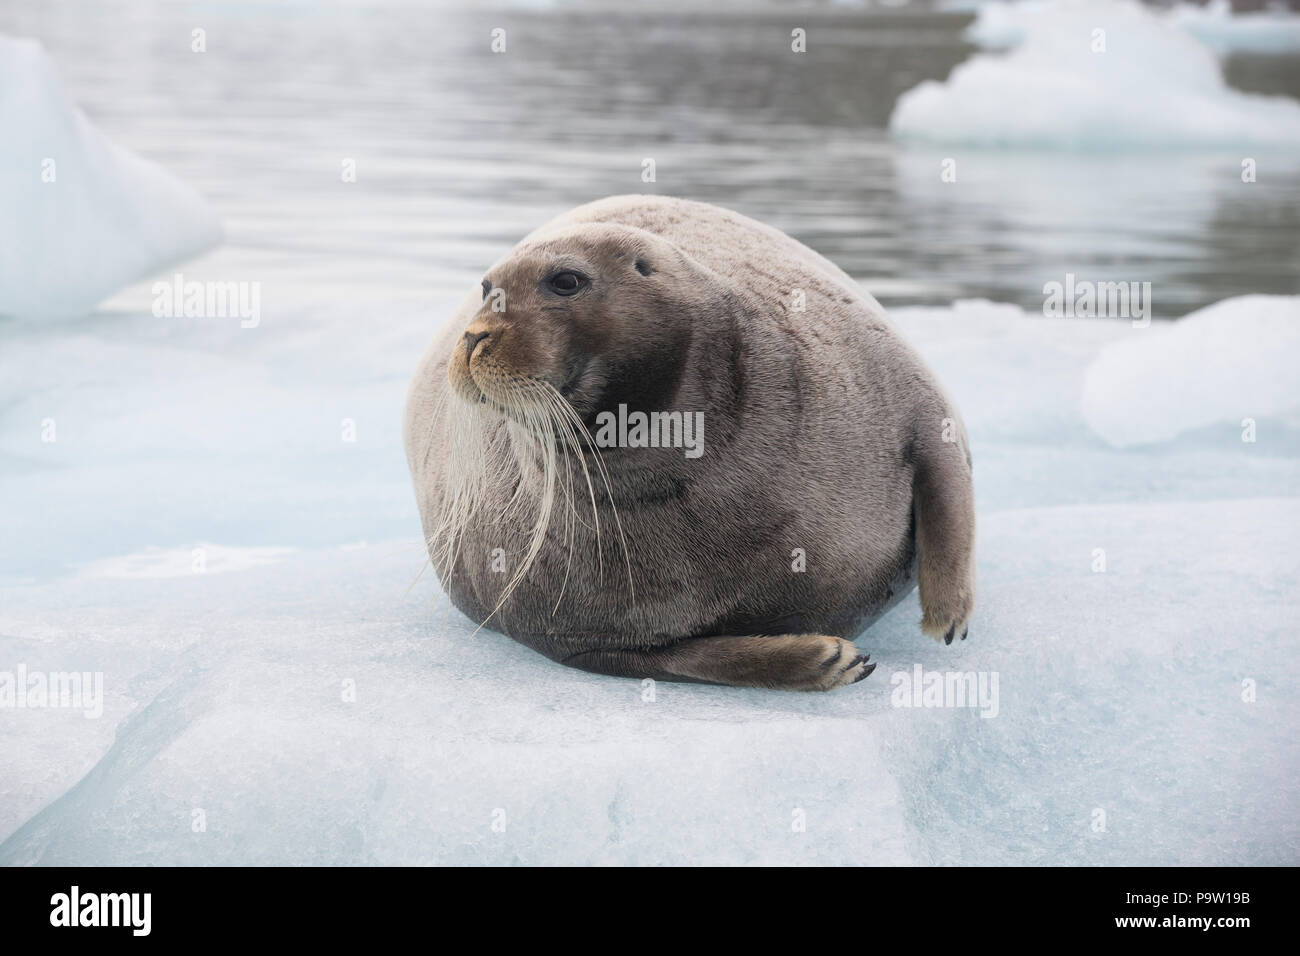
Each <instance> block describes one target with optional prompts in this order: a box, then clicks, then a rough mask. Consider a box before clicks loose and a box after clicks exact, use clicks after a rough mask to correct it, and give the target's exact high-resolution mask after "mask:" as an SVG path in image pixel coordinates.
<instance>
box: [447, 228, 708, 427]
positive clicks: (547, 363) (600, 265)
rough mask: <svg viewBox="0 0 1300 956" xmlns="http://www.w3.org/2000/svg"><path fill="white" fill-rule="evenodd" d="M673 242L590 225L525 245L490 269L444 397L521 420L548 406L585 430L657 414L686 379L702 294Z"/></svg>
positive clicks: (455, 351) (540, 237)
mask: <svg viewBox="0 0 1300 956" xmlns="http://www.w3.org/2000/svg"><path fill="white" fill-rule="evenodd" d="M691 272H692V269H691V264H690V262H689V260H688V259H687V258H686V257H685V256H684V255H683V254H682V253H681V252H680V251H679V250H678V249H677V248H676V247H675V246H673V245H672V244H671V243H669V242H667V241H665V240H664V239H662V238H660V237H658V236H655V235H654V234H652V233H649V232H646V231H644V230H641V229H635V228H632V227H628V226H618V225H610V224H604V223H599V224H596V223H586V224H583V225H581V226H569V227H567V228H563V229H559V230H555V231H552V232H548V233H542V234H537V235H535V236H533V237H530V238H529V239H528V240H526V241H525V242H523V243H521V244H520V245H519V246H517V247H515V249H514V250H512V251H511V253H510V254H509V255H508V256H506V257H505V258H504V259H502V260H501V261H499V262H498V263H497V264H496V265H494V266H492V268H491V269H489V270H488V272H487V274H486V275H485V276H484V277H483V281H482V286H483V289H482V296H483V297H482V304H481V305H480V307H479V308H478V310H477V311H476V312H475V313H474V314H473V315H472V317H471V318H470V321H469V323H468V324H467V325H466V326H465V328H464V333H463V335H461V337H460V339H459V340H458V341H457V342H456V343H455V345H454V348H453V351H452V355H451V357H450V360H449V361H448V364H447V377H448V379H449V381H450V383H451V387H452V390H453V391H454V393H455V394H456V395H457V396H458V397H459V398H461V399H463V400H464V401H466V402H469V403H471V404H475V403H476V404H480V405H488V406H489V407H493V408H494V410H496V411H498V412H501V413H502V414H504V415H506V416H508V417H512V418H516V419H518V418H519V417H520V416H521V415H525V414H527V412H528V410H529V409H531V408H534V407H536V406H537V405H538V404H539V403H543V404H544V403H547V402H549V401H552V400H553V399H554V398H555V397H556V396H558V397H560V398H561V399H562V400H563V401H564V402H566V403H567V404H568V405H570V406H571V407H572V408H573V409H574V410H575V411H576V412H577V414H578V416H579V417H580V418H581V419H583V420H584V421H590V420H591V418H593V417H594V416H595V415H596V414H597V413H598V412H599V411H601V410H603V409H609V408H614V407H616V406H617V405H618V404H619V403H620V402H622V403H627V404H628V405H629V406H631V407H640V408H657V407H662V405H663V404H664V403H665V402H667V401H668V400H669V399H670V398H671V396H672V393H673V391H674V390H675V387H676V384H677V381H678V380H679V378H680V376H681V372H682V366H683V362H684V361H685V356H686V353H687V349H686V346H687V345H688V344H689V342H690V338H691V333H692V323H691V322H690V321H689V319H690V316H691V314H692V313H693V312H694V309H692V308H690V305H691V302H692V300H693V299H695V298H698V288H699V285H698V283H697V282H695V281H694V277H693V276H691V275H690V273H691Z"/></svg>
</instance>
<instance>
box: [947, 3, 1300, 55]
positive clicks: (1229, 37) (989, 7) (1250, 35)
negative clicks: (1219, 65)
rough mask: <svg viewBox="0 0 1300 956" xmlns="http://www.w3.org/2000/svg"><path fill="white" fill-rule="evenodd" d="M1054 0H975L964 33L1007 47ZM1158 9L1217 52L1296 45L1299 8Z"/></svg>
mask: <svg viewBox="0 0 1300 956" xmlns="http://www.w3.org/2000/svg"><path fill="white" fill-rule="evenodd" d="M1058 5H1059V0H989V2H987V3H981V4H979V5H978V7H977V9H976V11H975V20H974V22H972V23H971V25H970V26H968V27H967V28H966V32H965V33H964V34H963V36H964V37H965V39H966V40H967V41H969V42H971V43H974V44H975V45H976V46H981V47H984V48H985V49H991V50H1004V49H1009V48H1011V47H1013V46H1017V45H1018V44H1020V43H1021V42H1022V41H1023V40H1024V39H1025V23H1026V21H1027V20H1028V19H1029V18H1032V17H1035V16H1038V15H1040V14H1042V13H1043V12H1044V11H1047V12H1049V13H1050V12H1051V11H1052V10H1053V9H1054V8H1055V7H1057V6H1058ZM1157 15H1158V16H1160V17H1161V18H1162V19H1164V21H1165V22H1166V23H1168V24H1170V25H1171V26H1173V27H1175V28H1177V29H1179V30H1181V31H1183V32H1184V33H1186V34H1188V35H1189V36H1192V37H1195V38H1196V39H1197V40H1200V41H1201V42H1202V43H1204V44H1205V45H1206V46H1208V47H1209V48H1210V49H1212V50H1214V51H1215V52H1216V53H1218V54H1220V55H1226V54H1231V53H1265V54H1281V53H1291V52H1294V51H1296V50H1300V14H1297V13H1293V12H1292V11H1290V10H1287V9H1286V8H1285V7H1274V8H1268V9H1264V10H1245V11H1242V12H1240V13H1236V12H1234V11H1233V9H1232V4H1231V3H1229V2H1228V0H1210V2H1209V3H1207V4H1203V5H1202V4H1195V3H1179V4H1175V5H1174V6H1173V7H1170V8H1169V9H1168V10H1166V11H1162V12H1160V13H1159V14H1157Z"/></svg>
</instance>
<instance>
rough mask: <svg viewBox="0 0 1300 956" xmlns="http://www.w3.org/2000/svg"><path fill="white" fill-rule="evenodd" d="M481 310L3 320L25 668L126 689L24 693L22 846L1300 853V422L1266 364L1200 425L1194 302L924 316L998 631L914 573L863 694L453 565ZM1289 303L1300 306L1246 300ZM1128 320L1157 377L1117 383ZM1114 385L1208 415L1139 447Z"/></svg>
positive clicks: (984, 616)
mask: <svg viewBox="0 0 1300 956" xmlns="http://www.w3.org/2000/svg"><path fill="white" fill-rule="evenodd" d="M472 281H473V280H472V277H469V278H466V279H465V283H463V284H465V285H466V286H468V285H470V284H472ZM367 302H369V304H368V305H367ZM451 305H452V302H451V301H450V300H445V301H433V302H429V303H423V304H420V305H419V306H418V307H411V308H404V309H394V308H389V307H386V306H385V307H383V308H382V312H381V306H379V305H377V304H376V303H374V302H373V301H372V300H366V301H362V300H357V301H353V302H336V303H332V304H331V303H315V304H313V305H312V306H311V307H310V308H302V307H299V308H296V309H288V308H284V309H275V310H270V311H268V315H267V318H266V319H265V320H264V321H263V323H262V324H261V326H259V327H258V328H257V329H240V328H239V327H238V324H237V323H230V322H222V321H220V320H218V321H213V320H179V319H177V320H159V319H156V318H154V317H152V316H151V315H149V314H148V312H147V309H143V308H135V309H132V308H127V307H124V308H122V309H119V310H117V311H106V312H101V313H99V314H97V315H95V316H92V317H90V318H88V319H86V320H84V321H80V322H75V323H65V324H61V325H58V326H52V325H48V324H33V323H29V324H10V325H7V326H6V327H5V328H4V329H3V332H2V334H3V336H4V348H3V349H0V408H3V413H2V414H0V500H3V501H4V502H5V507H4V509H3V510H2V511H0V539H3V540H4V541H5V543H6V547H5V549H4V550H3V553H2V554H0V577H2V579H3V583H4V585H5V587H4V592H3V601H0V671H4V670H6V669H10V670H12V669H13V668H15V667H17V665H18V664H20V663H21V664H24V665H25V666H26V667H27V668H28V669H29V670H44V671H58V670H77V671H102V672H103V673H104V701H103V714H102V716H101V717H99V718H91V719H88V718H86V717H84V716H83V715H82V714H81V713H79V712H76V711H72V710H66V709H54V708H47V709H9V710H0V862H2V863H7V864H21V863H41V864H55V863H64V864H109V863H141V864H143V863H151V864H169V863H266V864H270V863H322V864H323V863H502V864H505V863H526V864H541V863H551V864H556V863H644V864H650V863H696V862H707V863H721V864H746V863H770V864H782V863H854V864H943V863H978V864H998V863H1035V864H1126V865H1129V864H1268V863H1272V864H1295V863H1300V833H1298V824H1297V821H1298V820H1300V813H1297V809H1298V807H1297V804H1298V803H1300V801H1298V799H1297V792H1296V787H1295V781H1296V772H1297V769H1298V768H1300V760H1298V757H1300V754H1298V752H1297V751H1298V749H1300V745H1298V744H1297V735H1296V734H1295V728H1296V726H1297V725H1298V721H1297V718H1298V717H1300V705H1298V704H1297V698H1296V694H1295V689H1294V672H1295V665H1294V661H1295V660H1296V657H1297V653H1296V652H1297V634H1300V628H1297V624H1298V623H1300V621H1298V620H1297V617H1298V615H1297V606H1296V595H1297V584H1298V583H1300V547H1298V546H1297V543H1296V535H1295V529H1296V528H1297V519H1298V518H1300V501H1298V500H1297V488H1300V482H1298V481H1297V479H1298V478H1300V431H1297V428H1296V416H1295V409H1294V408H1290V409H1288V408H1285V407H1281V406H1280V405H1278V404H1277V403H1276V402H1273V404H1272V405H1270V406H1269V407H1268V408H1266V409H1262V410H1260V411H1258V412H1257V413H1254V414H1252V413H1253V411H1254V410H1252V409H1250V408H1241V407H1239V402H1238V400H1237V398H1236V396H1238V395H1246V394H1259V393H1258V391H1256V392H1252V391H1251V390H1250V387H1249V379H1250V378H1251V377H1252V376H1253V377H1258V369H1257V368H1254V367H1250V366H1248V367H1243V368H1240V369H1238V370H1237V371H1238V374H1239V376H1240V378H1239V379H1238V380H1237V381H1236V382H1235V384H1234V383H1233V382H1225V381H1223V380H1221V379H1215V381H1216V382H1217V383H1218V384H1217V385H1216V386H1215V387H1216V388H1218V389H1219V390H1220V391H1221V392H1222V394H1219V395H1218V397H1217V401H1216V400H1211V399H1212V398H1213V397H1205V400H1203V401H1200V402H1198V403H1197V406H1196V408H1195V409H1194V414H1190V415H1189V417H1187V418H1186V420H1182V419H1180V418H1179V417H1178V411H1177V410H1176V409H1175V410H1173V411H1170V410H1169V409H1167V408H1166V407H1165V406H1162V405H1159V404H1158V403H1156V402H1155V400H1154V396H1157V395H1159V394H1161V393H1162V392H1163V391H1166V390H1168V389H1169V388H1172V387H1183V386H1184V385H1185V384H1186V382H1185V381H1184V379H1186V378H1187V377H1188V376H1195V375H1199V374H1200V373H1201V371H1202V370H1201V369H1199V368H1198V367H1197V364H1196V363H1199V362H1204V361H1207V358H1206V357H1205V356H1199V357H1197V356H1193V357H1192V358H1191V359H1189V358H1188V357H1187V355H1186V354H1185V353H1183V352H1178V353H1177V354H1179V356H1180V361H1182V362H1184V363H1186V362H1189V361H1190V362H1192V365H1191V367H1183V366H1180V365H1179V364H1177V363H1172V362H1162V361H1161V356H1162V355H1164V354H1166V350H1165V345H1166V343H1167V342H1168V341H1169V338H1168V337H1169V336H1171V335H1174V336H1176V335H1177V333H1176V330H1175V327H1174V325H1173V324H1172V323H1162V322H1160V321H1156V322H1153V323H1152V325H1151V326H1150V327H1148V328H1143V329H1139V328H1134V327H1132V325H1131V324H1130V323H1128V322H1119V321H1100V320H1052V319H1046V318H1044V317H1042V316H1038V315H1026V314H1024V313H1022V312H1021V311H1020V310H1019V309H1018V308H1015V307H1011V306H997V305H990V304H988V303H980V302H959V303H955V304H954V305H953V306H952V307H949V308H936V309H911V310H904V311H900V312H898V313H897V314H896V315H895V319H896V321H897V323H898V325H899V326H900V329H901V330H902V331H903V333H904V334H905V335H906V336H907V337H908V338H909V339H910V340H911V341H913V342H914V343H915V344H916V345H917V347H918V348H919V349H920V350H921V352H922V354H923V355H924V356H925V357H926V359H927V360H928V361H929V362H930V363H931V364H932V365H933V366H934V368H935V369H936V370H937V371H938V373H939V375H940V377H941V378H942V379H943V380H944V382H945V383H946V384H947V385H948V387H949V389H950V390H951V392H952V395H953V397H954V399H955V400H956V402H957V404H958V406H959V407H960V408H961V409H962V411H963V414H964V416H965V418H966V421H967V424H968V427H969V430H970V434H971V438H972V442H973V447H974V457H975V479H976V488H977V497H978V503H979V512H980V529H979V542H978V554H979V580H980V595H979V606H978V610H977V611H976V615H975V618H974V621H973V624H972V628H971V636H970V639H969V640H967V641H966V642H964V643H961V642H959V643H955V644H954V645H953V646H951V647H945V646H942V645H938V644H936V643H934V642H933V641H931V640H929V639H927V638H925V637H923V636H922V634H921V633H920V630H919V627H918V620H919V616H920V614H919V608H918V606H917V603H916V598H915V595H913V596H912V597H911V598H909V599H908V600H907V601H905V602H904V603H902V604H901V605H900V606H898V607H897V608H896V609H894V610H893V611H892V612H891V613H890V614H889V615H888V616H887V617H886V618H884V619H883V620H882V621H880V622H878V623H877V624H876V625H875V626H874V627H873V628H872V629H871V630H870V631H868V632H867V633H866V634H865V635H863V636H862V637H861V638H860V639H859V644H860V646H861V647H862V648H864V649H865V650H869V651H870V653H871V655H872V658H873V660H875V661H877V662H878V665H879V666H878V669H877V670H876V672H875V674H874V675H872V677H871V678H869V679H868V680H866V681H864V682H862V683H860V684H857V685H854V686H852V687H850V688H846V689H843V690H841V691H838V692H835V693H833V694H829V695H800V694H788V693H776V692H763V691H754V690H738V689H730V688H717V687H707V686H699V685H674V684H666V683H660V684H658V685H657V686H656V687H654V688H653V693H649V692H648V690H647V688H646V687H645V686H643V685H642V684H641V683H640V682H637V681H631V680H620V679H615V678H607V677H601V676H596V675H591V674H586V673H582V672H579V671H574V670H569V669H566V668H563V667H561V666H559V665H556V664H553V663H551V662H549V661H547V660H545V659H543V658H541V657H540V656H538V655H536V654H533V653H532V652H530V651H528V650H526V649H525V648H523V647H521V646H519V645H516V644H514V643H513V642H512V641H510V640H509V639H507V638H505V637H503V636H501V635H499V634H496V633H493V632H490V631H486V630H484V631H480V632H478V633H477V634H476V633H474V625H473V622H470V621H468V620H467V619H465V618H464V617H463V616H461V615H460V614H459V613H457V612H455V611H454V610H451V609H449V608H448V606H447V602H446V600H445V599H442V598H441V595H440V592H439V588H438V586H437V583H436V581H435V580H434V579H433V578H432V576H431V575H430V574H428V573H427V572H426V573H425V574H423V575H422V576H421V575H420V571H421V567H422V565H423V558H424V555H423V549H422V544H421V541H420V539H419V526H418V518H417V515H416V512H415V508H414V501H413V496H412V494H411V490H410V487H409V480H408V477H407V472H406V467H405V463H404V461H403V457H402V452H401V446H400V409H401V404H402V401H403V397H404V393H405V389H406V385H407V382H408V380H409V376H410V374H411V372H412V371H413V369H414V366H415V362H416V359H417V357H418V355H419V353H420V351H421V350H422V349H423V347H424V346H425V344H426V343H427V341H428V340H429V339H430V338H431V336H432V334H433V332H434V330H435V327H436V325H437V322H438V317H440V316H445V315H447V314H448V313H449V312H450V309H451ZM1262 306H1267V307H1268V309H1270V310H1272V309H1277V308H1281V309H1289V310H1291V313H1293V317H1295V318H1297V319H1300V315H1294V313H1295V312H1296V310H1297V309H1298V308H1300V298H1290V299H1281V300H1279V299H1269V300H1262V301H1261V300H1256V299H1242V300H1237V301H1236V302H1235V303H1233V302H1229V303H1226V304H1223V305H1220V306H1219V307H1217V308H1219V309H1220V310H1222V315H1221V316H1220V318H1219V319H1218V321H1220V322H1223V323H1228V324H1232V323H1249V322H1250V321H1251V319H1250V314H1251V313H1255V312H1259V311H1260V309H1261V307H1262ZM368 309H369V311H367V310H368ZM1260 328H1274V326H1273V325H1265V326H1260ZM1258 334H1264V333H1262V332H1260V333H1258ZM1207 341H1215V339H1214V337H1213V336H1208V337H1207ZM1175 342H1176V340H1175ZM1258 344H1259V347H1260V355H1261V356H1263V355H1265V354H1266V353H1269V352H1270V351H1272V352H1275V351H1276V350H1277V349H1281V348H1290V347H1291V345H1290V344H1289V343H1288V342H1287V341H1285V340H1284V341H1282V342H1280V343H1273V342H1267V341H1261V342H1259V343H1258ZM1131 350H1138V351H1139V352H1141V353H1142V354H1143V355H1145V359H1144V360H1143V361H1141V362H1139V364H1140V365H1141V366H1142V367H1143V368H1144V369H1146V370H1147V372H1146V377H1145V378H1144V379H1142V383H1143V387H1144V388H1147V389H1149V392H1148V393H1146V394H1147V395H1148V397H1150V398H1151V401H1150V402H1147V401H1144V398H1143V392H1142V391H1141V389H1139V390H1137V391H1136V392H1135V391H1134V388H1133V387H1132V385H1131V383H1129V385H1128V386H1127V387H1126V388H1119V387H1118V386H1119V385H1121V384H1124V383H1121V382H1115V383H1113V384H1114V385H1115V386H1116V387H1115V388H1113V389H1112V388H1110V387H1108V384H1107V379H1106V376H1107V375H1113V374H1124V373H1123V370H1124V369H1126V368H1129V367H1130V365H1131V362H1132V359H1131V357H1130V358H1129V359H1125V358H1124V353H1125V352H1127V351H1131ZM1116 355H1119V356H1120V357H1119V358H1118V359H1117V358H1115V356H1116ZM1107 356H1109V357H1107ZM1139 358H1141V356H1139ZM1264 361H1265V360H1264V359H1263V358H1261V362H1264ZM1268 361H1272V359H1269V360H1268ZM1260 367H1262V368H1265V369H1267V368H1269V367H1271V366H1270V365H1268V364H1267V363H1265V364H1264V365H1261V366H1260ZM1293 367H1294V366H1293ZM1116 370H1119V371H1116ZM1085 390H1086V391H1087V392H1088V395H1089V396H1090V397H1089V404H1088V416H1090V417H1091V419H1092V420H1094V421H1097V422H1101V423H1109V424H1103V426H1102V427H1103V429H1105V428H1109V427H1111V425H1113V424H1114V423H1115V422H1117V421H1123V415H1121V414H1119V412H1118V411H1117V410H1116V409H1115V408H1107V407H1106V404H1105V396H1106V395H1108V394H1113V395H1114V396H1115V401H1116V402H1122V403H1124V407H1125V408H1130V409H1131V412H1132V415H1134V416H1142V415H1144V414H1159V415H1163V416H1166V418H1168V417H1169V416H1173V420H1172V421H1171V420H1166V421H1163V422H1161V423H1159V427H1156V428H1153V429H1152V433H1153V434H1156V433H1158V434H1164V433H1170V434H1172V435H1173V436H1174V437H1172V438H1167V439H1164V440H1160V441H1153V442H1148V443H1145V444H1143V443H1138V444H1131V443H1123V442H1121V443H1120V444H1112V443H1111V442H1109V441H1107V440H1106V439H1105V438H1104V437H1103V436H1102V434H1100V433H1099V432H1097V431H1096V430H1094V429H1093V428H1091V427H1090V426H1089V424H1088V420H1087V419H1086V418H1085V412H1084V404H1083V396H1084V394H1085ZM1263 394H1265V395H1266V396H1269V397H1270V399H1269V400H1270V401H1272V400H1273V399H1275V398H1276V391H1267V390H1266V391H1265V392H1264V393H1263ZM1283 404H1285V403H1283ZM1147 405H1150V407H1152V408H1155V409H1157V410H1156V411H1153V412H1150V413H1148V412H1147V411H1145V410H1144V409H1145V408H1146V407H1147ZM1245 417H1253V418H1255V421H1256V434H1255V438H1256V440H1255V441H1254V442H1244V441H1242V436H1243V430H1242V427H1241V419H1242V418H1245ZM47 419H49V420H52V421H53V422H54V423H55V424H56V429H57V430H56V440H55V441H52V442H50V441H42V434H43V429H42V423H43V422H45V421H46V420H47ZM344 419H349V420H351V421H352V422H353V424H354V425H355V433H356V440H355V441H354V442H348V441H344V440H343V435H344V433H345V431H344V428H343V420H344ZM1137 433H1141V429H1127V430H1123V436H1124V437H1125V440H1127V437H1131V435H1133V434H1137ZM196 548H201V549H202V551H203V555H204V558H205V561H204V564H205V571H204V572H203V573H194V571H193V555H194V550H195V549H196ZM1099 549H1100V552H1101V553H1102V557H1103V558H1104V562H1105V565H1104V567H1105V570H1104V571H1099V570H1096V568H1097V567H1098V552H1099ZM413 582H414V584H413ZM412 585H413V586H412ZM918 665H919V666H920V667H921V668H922V673H923V674H930V673H933V672H938V673H941V674H942V673H947V672H970V673H975V674H983V675H985V676H986V678H987V677H990V676H992V675H996V676H997V687H998V699H997V708H996V714H995V715H990V716H987V717H986V716H982V715H981V709H980V708H974V707H928V708H927V707H905V706H897V705H898V704H900V703H901V701H900V699H899V693H900V692H901V688H902V687H903V686H904V685H905V684H907V682H908V681H909V680H910V678H911V675H913V674H914V671H915V668H916V667H917V666H918ZM895 675H901V676H900V677H898V678H896V677H895ZM984 712H989V708H985V709H984Z"/></svg>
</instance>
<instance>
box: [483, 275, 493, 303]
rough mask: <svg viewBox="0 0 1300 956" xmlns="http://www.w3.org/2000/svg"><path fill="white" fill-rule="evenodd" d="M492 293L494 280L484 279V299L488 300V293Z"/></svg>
mask: <svg viewBox="0 0 1300 956" xmlns="http://www.w3.org/2000/svg"><path fill="white" fill-rule="evenodd" d="M491 291H492V280H491V279H484V280H483V298H485V299H486V298H487V297H488V293H489V292H491Z"/></svg>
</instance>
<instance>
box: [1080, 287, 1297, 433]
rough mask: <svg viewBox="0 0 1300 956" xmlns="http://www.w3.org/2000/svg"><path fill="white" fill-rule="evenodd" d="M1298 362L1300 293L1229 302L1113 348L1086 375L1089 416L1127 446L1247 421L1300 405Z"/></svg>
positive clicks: (1098, 428) (1086, 411) (1102, 430)
mask: <svg viewBox="0 0 1300 956" xmlns="http://www.w3.org/2000/svg"><path fill="white" fill-rule="evenodd" d="M1297 366H1300V296H1271V295H1244V296H1238V297H1237V298H1235V299H1225V300H1224V301H1222V302H1216V303H1215V304H1214V305H1212V306H1208V307H1207V308H1204V309H1201V310H1199V311H1197V312H1193V313H1192V314H1191V315H1188V316H1186V317H1185V318H1183V319H1181V320H1179V321H1178V322H1174V323H1153V324H1152V325H1151V326H1150V327H1149V328H1146V329H1133V330H1132V336H1131V338H1129V339H1128V340H1127V341H1122V342H1115V343H1112V344H1111V345H1108V346H1106V347H1105V348H1103V349H1102V350H1101V352H1100V353H1099V354H1098V355H1097V357H1096V358H1095V359H1093V361H1092V364H1091V365H1090V366H1089V367H1088V370H1087V372H1086V373H1085V375H1084V386H1083V416H1084V419H1085V420H1086V421H1087V423H1088V425H1089V426H1090V427H1091V428H1092V429H1093V431H1095V432H1096V433H1097V434H1099V435H1100V436H1101V437H1102V438H1104V439H1106V441H1108V442H1110V443H1111V444H1112V445H1115V446H1118V447H1125V446H1129V445H1140V444H1149V443H1153V442H1160V441H1168V440H1169V439H1172V438H1174V437H1176V436H1178V435H1180V434H1182V433H1183V432H1187V431H1191V430H1193V429H1196V428H1203V427H1205V426H1207V425H1214V424H1218V423H1225V424H1227V425H1229V426H1230V427H1232V428H1241V427H1246V426H1243V424H1242V423H1243V421H1244V420H1245V419H1248V418H1249V419H1256V420H1258V419H1261V418H1269V417H1282V416H1286V415H1287V414H1288V413H1289V412H1292V411H1293V410H1295V409H1296V408H1297V407H1298V406H1300V389H1297V388H1296V372H1295V370H1296V368H1297Z"/></svg>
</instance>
